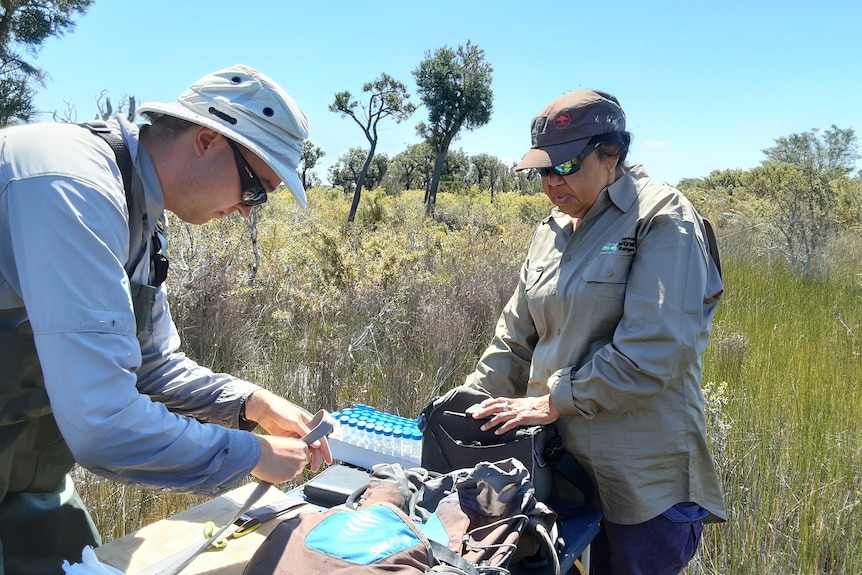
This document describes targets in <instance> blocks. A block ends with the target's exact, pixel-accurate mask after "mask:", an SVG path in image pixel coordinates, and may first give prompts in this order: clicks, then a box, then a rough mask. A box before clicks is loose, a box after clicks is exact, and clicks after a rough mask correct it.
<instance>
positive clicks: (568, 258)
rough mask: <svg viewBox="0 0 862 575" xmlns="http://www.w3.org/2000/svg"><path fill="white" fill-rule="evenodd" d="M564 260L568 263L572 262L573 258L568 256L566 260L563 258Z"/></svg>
mask: <svg viewBox="0 0 862 575" xmlns="http://www.w3.org/2000/svg"><path fill="white" fill-rule="evenodd" d="M563 259H564V260H565V261H567V262H568V261H571V259H572V256H566V257H565V258H563Z"/></svg>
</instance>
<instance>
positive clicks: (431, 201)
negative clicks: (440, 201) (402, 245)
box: [425, 142, 449, 218]
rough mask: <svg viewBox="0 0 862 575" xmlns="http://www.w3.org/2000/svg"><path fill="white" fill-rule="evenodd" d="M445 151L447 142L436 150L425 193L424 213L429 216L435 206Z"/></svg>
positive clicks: (447, 150)
mask: <svg viewBox="0 0 862 575" xmlns="http://www.w3.org/2000/svg"><path fill="white" fill-rule="evenodd" d="M447 153H449V143H448V142H446V143H445V144H444V145H443V147H442V148H441V149H440V151H439V152H437V160H436V161H435V162H434V174H433V175H432V176H431V185H430V186H428V193H427V194H426V195H425V215H426V216H427V217H429V218H433V217H434V210H435V208H436V207H437V188H438V186H439V185H440V175H441V174H442V173H443V163H444V162H445V161H446V154H447Z"/></svg>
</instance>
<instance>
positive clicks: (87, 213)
mask: <svg viewBox="0 0 862 575" xmlns="http://www.w3.org/2000/svg"><path fill="white" fill-rule="evenodd" d="M139 112H140V113H142V114H143V115H145V116H146V117H148V118H149V119H150V121H151V123H150V125H144V126H141V127H137V126H135V125H132V124H130V123H129V122H127V121H125V120H124V119H123V118H121V117H117V118H116V119H114V120H112V121H111V122H109V123H108V124H107V127H106V130H105V132H106V133H105V134H100V133H98V132H99V130H98V129H97V130H91V129H88V128H87V127H84V126H80V125H76V124H33V125H25V126H16V127H11V128H7V129H4V130H0V550H2V558H1V559H2V561H0V575H4V573H5V575H18V574H23V573H27V574H28V575H33V574H41V573H46V574H48V573H61V572H62V569H61V567H60V565H61V563H62V560H63V559H69V560H77V559H78V558H79V557H80V552H81V549H82V548H83V546H84V545H87V544H91V545H92V544H98V542H99V538H98V534H97V533H96V531H95V529H94V527H93V524H92V521H91V520H90V518H89V515H88V514H87V512H86V510H85V509H84V507H83V505H82V503H81V501H80V498H79V497H78V495H77V494H76V492H75V488H74V485H73V484H72V482H71V480H70V479H69V477H68V471H69V470H70V469H71V467H72V464H73V462H74V461H77V462H78V463H80V464H81V465H82V466H84V467H86V468H88V469H90V470H91V471H93V472H95V473H98V474H99V475H102V476H105V477H108V478H111V479H114V480H117V481H121V482H124V483H129V484H132V485H136V486H141V487H146V488H152V489H159V490H162V491H169V492H178V493H179V492H187V493H198V494H207V495H216V494H218V493H221V492H223V491H225V490H226V489H228V488H230V487H232V486H233V485H235V484H236V483H237V482H238V481H240V480H241V479H243V478H245V477H246V476H247V475H248V474H249V473H251V474H253V475H254V476H256V477H257V478H259V479H261V480H264V481H270V482H273V483H280V482H284V481H288V480H290V479H292V478H293V477H295V476H296V475H297V474H299V473H300V472H301V471H302V469H303V468H304V467H305V465H306V464H307V463H308V462H309V460H311V467H312V469H314V470H317V469H319V468H320V466H321V464H322V462H323V461H325V462H327V463H331V461H332V456H331V454H330V452H329V447H328V445H327V443H326V441H325V440H322V441H320V442H317V443H315V444H313V445H312V446H310V447H309V446H306V445H305V444H304V443H303V442H302V441H300V440H299V439H298V438H299V437H301V436H302V435H304V434H305V433H307V432H308V431H309V429H308V426H307V423H308V422H309V420H310V415H309V413H308V412H306V411H305V410H303V409H301V408H300V407H298V406H296V405H294V404H292V403H290V402H288V401H287V400H285V399H283V398H280V397H278V396H276V395H275V394H273V393H270V392H268V391H266V390H263V389H260V388H259V387H257V386H255V385H253V384H251V383H249V382H246V381H242V380H239V379H237V378H234V377H232V376H229V375H226V374H216V373H213V372H211V371H210V370H208V369H206V368H204V367H202V366H199V365H197V364H196V363H195V362H193V361H191V360H189V359H188V358H186V357H185V356H184V355H183V354H181V353H179V352H178V351H177V349H178V347H179V337H178V335H177V331H176V328H175V326H174V324H173V321H172V320H171V316H170V311H169V309H168V305H167V298H166V292H165V288H164V286H163V285H160V284H161V281H162V280H163V279H164V275H165V274H166V269H165V268H166V260H165V258H164V256H163V254H164V252H165V250H164V248H165V246H164V245H163V244H164V236H163V234H162V231H163V226H164V221H165V213H164V210H170V211H172V212H173V213H174V214H176V215H177V216H178V217H180V218H181V219H183V220H185V221H187V222H191V223H204V222H207V221H209V220H212V219H213V218H218V217H223V216H226V215H228V214H231V213H233V212H237V213H239V214H241V215H242V216H247V215H248V214H249V211H250V210H251V206H253V205H255V204H259V203H262V202H263V201H265V200H266V194H267V193H269V192H272V191H273V190H274V189H275V188H276V187H277V186H278V185H279V183H281V182H284V183H285V184H286V186H287V188H288V189H289V190H290V191H291V193H292V194H293V196H294V197H295V198H296V200H297V201H298V202H299V203H300V204H302V205H303V206H304V205H305V191H304V190H303V188H302V185H301V183H300V181H299V178H298V177H297V174H296V167H297V164H298V162H299V156H300V146H301V144H302V141H303V140H304V139H305V138H306V136H307V134H308V131H307V122H306V118H305V115H304V114H303V112H302V110H300V108H299V106H297V104H296V102H294V100H293V99H292V98H291V97H290V96H289V95H288V94H287V93H286V92H285V91H284V90H283V89H282V88H280V87H279V86H278V85H276V84H275V83H274V82H273V81H272V80H271V79H269V78H268V77H267V76H265V75H263V74H261V73H260V72H258V71H257V70H254V69H252V68H249V67H247V66H234V67H231V68H226V69H224V70H220V71H218V72H215V73H212V74H209V75H207V76H204V77H203V78H201V79H200V80H198V81H197V82H196V83H195V84H194V85H192V86H191V88H189V89H188V90H187V91H186V92H184V93H183V94H182V95H181V96H180V97H179V99H178V100H177V101H176V102H171V103H149V104H145V105H143V106H141V108H140V109H139ZM112 138H113V140H114V142H115V143H116V142H122V145H120V146H119V150H118V151H116V152H115V149H114V148H112V146H111V145H110V144H109V141H110V140H111V139H112ZM123 149H125V150H127V151H128V156H126V157H127V158H128V159H129V160H130V164H131V165H130V166H124V161H123V160H122V158H123V154H124V153H125V152H124V150H123ZM124 171H125V172H126V173H125V174H124V173H123V172H124ZM127 180H130V181H127ZM124 185H126V187H128V188H129V194H128V196H127V193H126V191H125V189H124ZM37 353H38V356H37ZM204 422H206V423H204ZM213 424H216V425H213ZM257 424H259V425H261V426H262V427H263V428H264V429H266V430H267V431H268V432H269V435H255V434H252V433H250V430H252V429H253V428H254V427H255V426H256V425H257Z"/></svg>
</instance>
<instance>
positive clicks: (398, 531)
mask: <svg viewBox="0 0 862 575" xmlns="http://www.w3.org/2000/svg"><path fill="white" fill-rule="evenodd" d="M360 497H361V498H360V499H359V500H358V505H359V507H358V509H353V508H351V507H349V506H343V507H339V508H335V509H330V510H328V511H326V512H322V513H314V514H306V515H302V516H300V517H297V518H294V519H289V520H287V521H284V522H283V523H281V524H280V525H279V526H278V527H276V529H275V530H274V531H273V532H272V533H271V534H270V535H269V537H267V539H266V541H265V542H264V543H263V545H262V546H261V547H260V548H259V549H258V550H257V552H256V553H255V555H254V556H253V557H252V559H251V561H250V562H249V564H248V566H247V567H246V569H245V571H244V574H246V575H269V574H273V575H314V574H317V573H320V574H323V573H325V574H327V575H348V574H350V575H375V574H382V573H387V574H388V573H395V574H401V575H407V574H414V573H428V572H435V573H467V574H469V575H478V573H479V572H480V569H477V566H479V567H480V568H481V571H482V572H486V573H487V572H493V571H494V570H495V569H497V568H501V569H504V570H505V569H506V568H507V566H508V565H509V563H510V562H511V561H512V560H513V557H515V556H516V549H517V548H518V543H519V539H520V537H521V534H522V533H524V532H525V531H536V532H540V533H542V534H543V535H542V541H544V542H545V544H546V545H547V546H548V548H549V553H548V554H549V555H550V556H552V558H553V559H556V557H557V554H556V551H555V550H554V549H553V543H552V541H553V537H552V535H551V532H552V531H553V530H554V525H555V520H556V516H555V515H554V514H553V512H551V511H550V509H549V508H548V507H547V506H545V505H544V504H542V503H540V502H538V501H537V500H536V499H535V496H534V491H533V487H532V484H531V483H530V481H529V474H528V473H527V470H526V469H525V468H524V466H523V465H522V464H521V463H520V462H519V461H517V460H515V459H508V460H504V461H498V462H496V463H489V462H484V463H481V464H479V465H477V466H475V467H474V468H471V469H461V470H457V471H455V472H452V473H447V474H443V475H440V474H435V473H429V472H428V471H427V470H425V469H423V468H411V469H405V468H403V467H402V466H400V465H398V464H381V465H375V466H374V468H373V469H372V472H371V478H370V481H369V486H368V488H367V490H366V491H365V492H364V494H362V495H361V496H360ZM531 553H532V550H531ZM555 565H556V566H555V567H554V563H552V564H551V567H550V570H548V571H544V572H543V571H538V572H537V573H559V564H558V563H556V564H555Z"/></svg>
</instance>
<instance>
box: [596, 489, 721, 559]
mask: <svg viewBox="0 0 862 575" xmlns="http://www.w3.org/2000/svg"><path fill="white" fill-rule="evenodd" d="M691 506H694V508H692V507H691ZM706 515H708V513H707V512H705V511H703V510H702V509H701V508H700V507H699V506H697V505H695V504H685V503H684V504H679V505H675V506H673V507H671V508H670V509H668V510H667V511H666V512H665V513H663V514H661V515H659V516H658V517H654V518H653V519H650V520H649V521H645V522H643V523H638V524H636V525H620V524H617V523H610V522H608V521H603V522H602V528H601V531H599V534H598V535H597V536H596V538H595V539H594V540H593V543H592V545H591V546H590V575H677V574H678V573H679V572H680V571H682V570H683V569H684V568H685V566H686V565H687V564H688V562H689V561H690V560H691V558H692V557H694V554H695V552H696V551H697V547H698V545H699V544H700V538H701V534H702V533H703V522H702V518H703V517H704V516H706ZM693 517H700V518H699V519H694V520H692V518H693Z"/></svg>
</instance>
